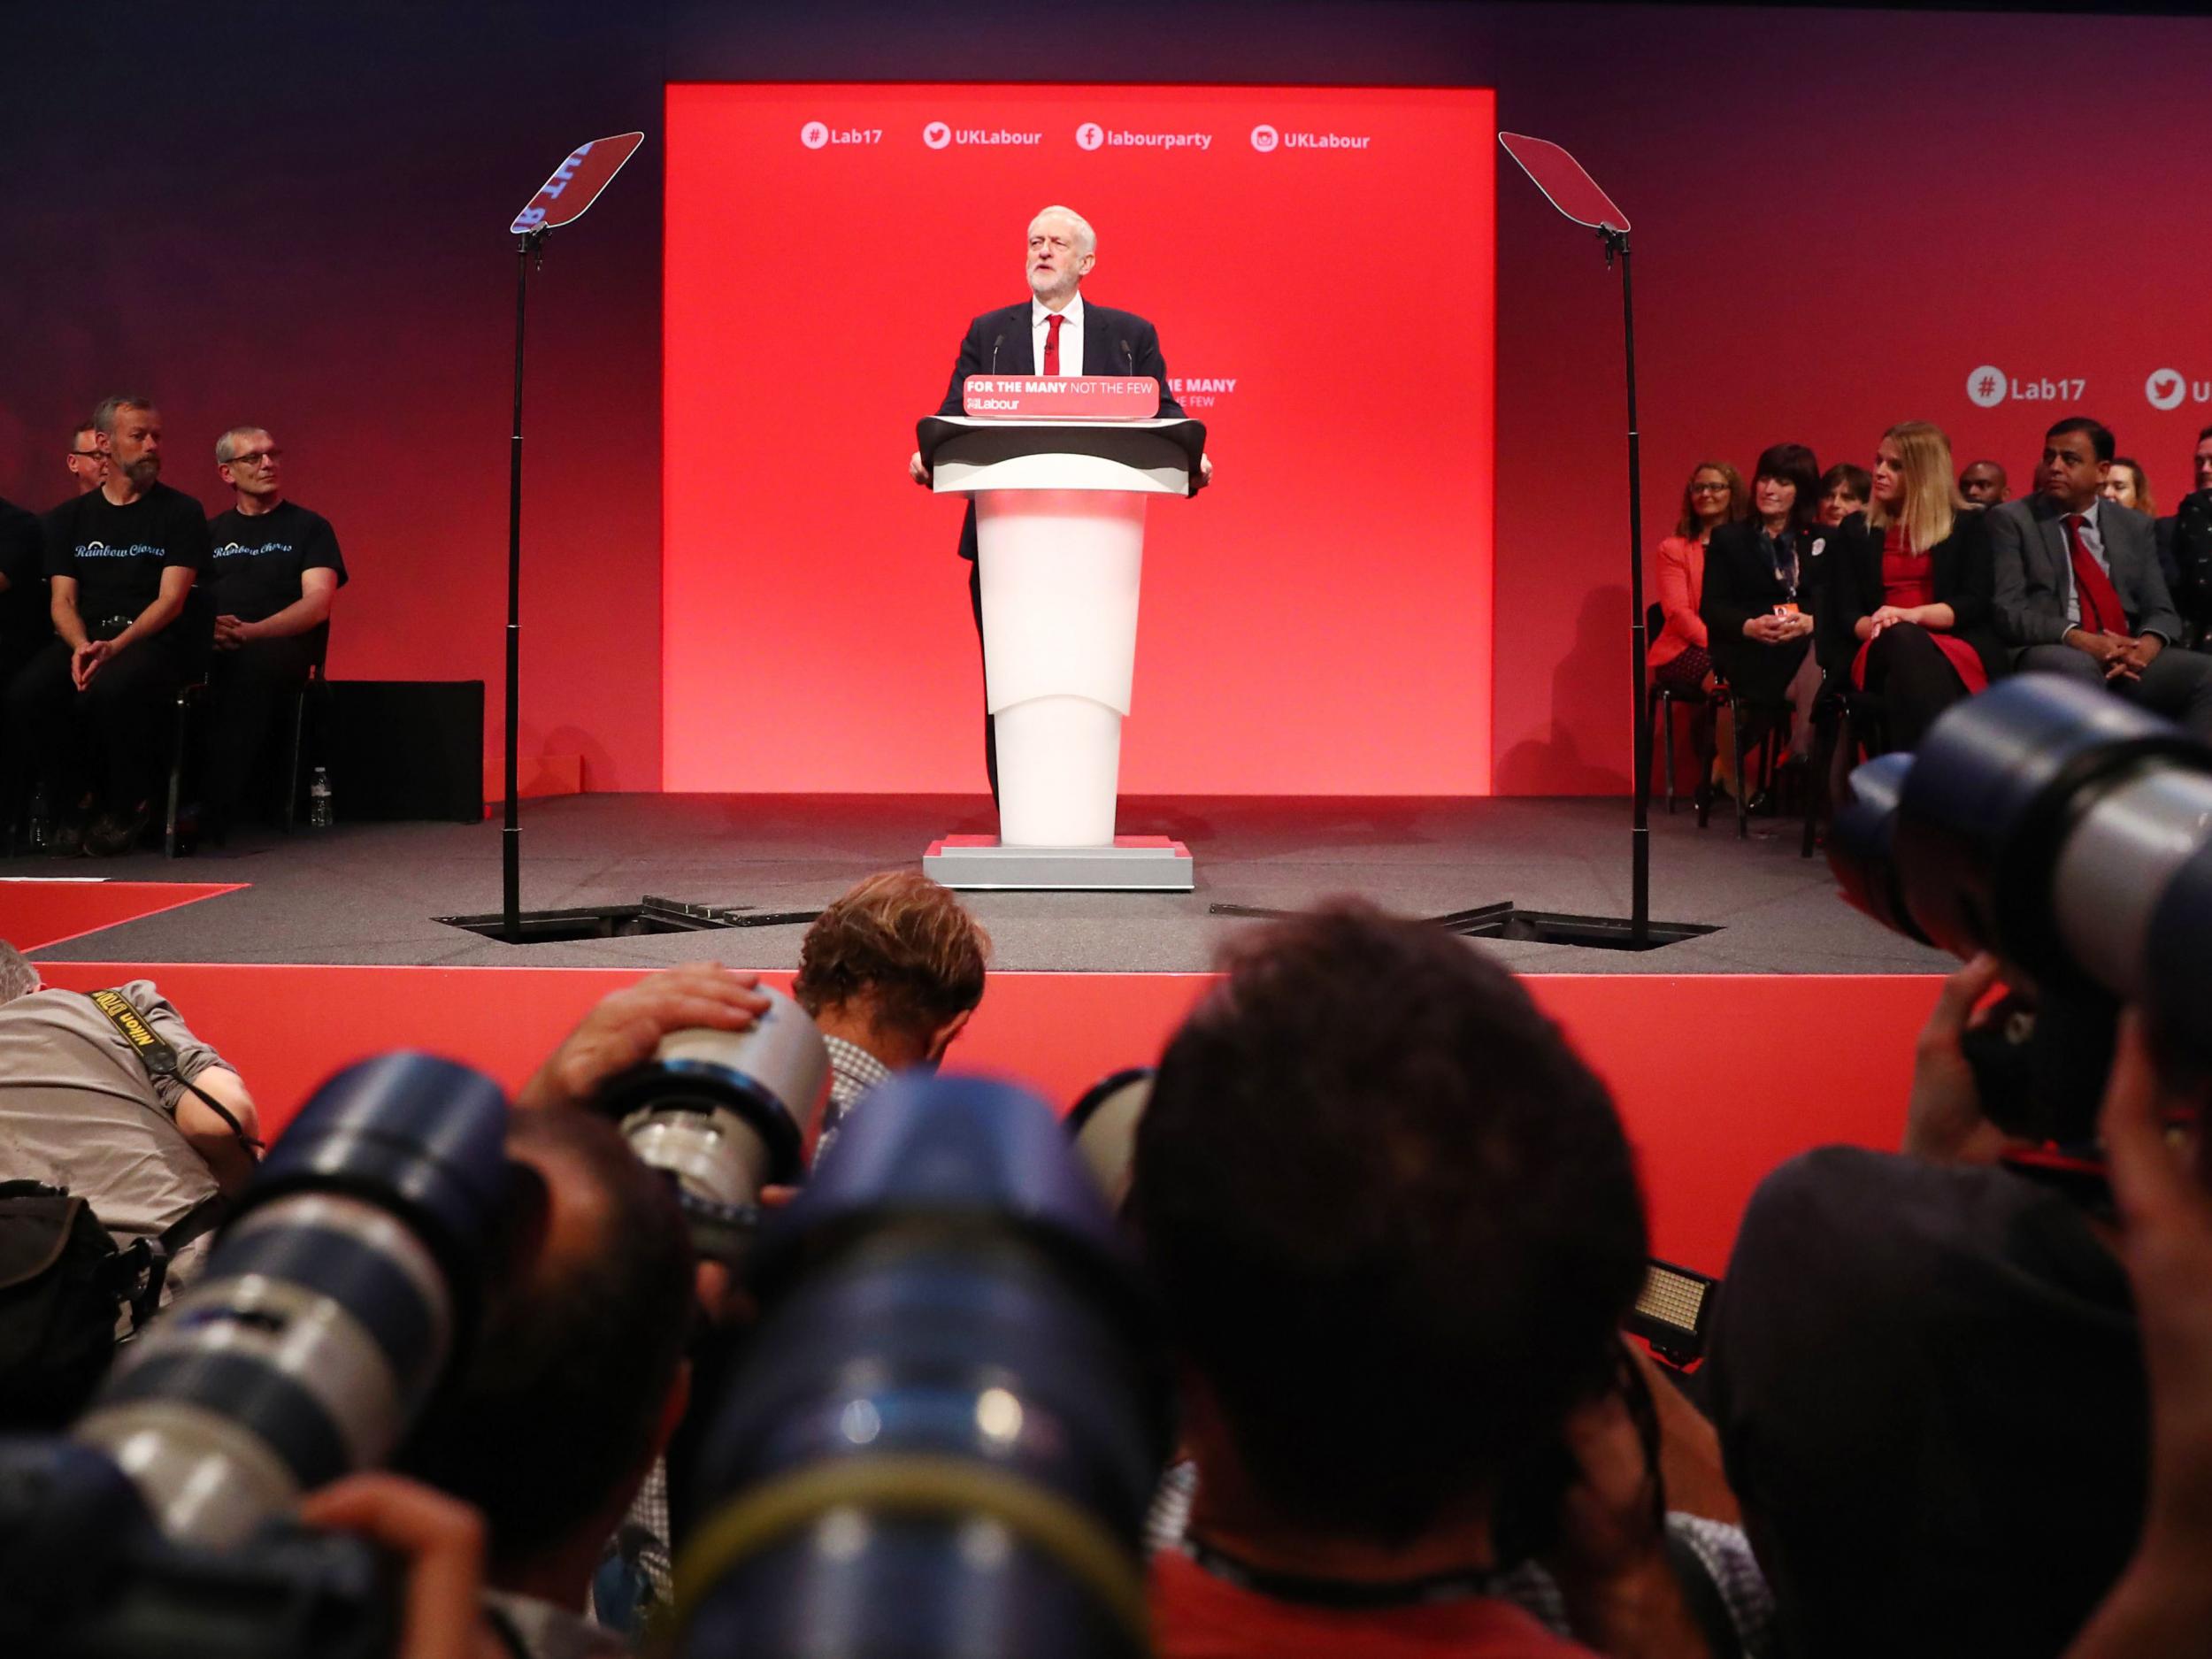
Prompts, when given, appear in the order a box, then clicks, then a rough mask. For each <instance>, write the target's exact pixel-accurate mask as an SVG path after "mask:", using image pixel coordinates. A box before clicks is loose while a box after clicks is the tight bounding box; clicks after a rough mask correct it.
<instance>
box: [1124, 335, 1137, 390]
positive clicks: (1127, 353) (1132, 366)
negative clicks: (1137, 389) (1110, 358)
mask: <svg viewBox="0 0 2212 1659" xmlns="http://www.w3.org/2000/svg"><path fill="white" fill-rule="evenodd" d="M1121 355H1122V356H1123V357H1125V358H1126V359H1128V363H1129V378H1130V379H1131V380H1135V379H1136V378H1137V354H1136V353H1135V352H1133V351H1132V350H1131V349H1129V342H1127V341H1126V340H1125V341H1123V342H1121Z"/></svg>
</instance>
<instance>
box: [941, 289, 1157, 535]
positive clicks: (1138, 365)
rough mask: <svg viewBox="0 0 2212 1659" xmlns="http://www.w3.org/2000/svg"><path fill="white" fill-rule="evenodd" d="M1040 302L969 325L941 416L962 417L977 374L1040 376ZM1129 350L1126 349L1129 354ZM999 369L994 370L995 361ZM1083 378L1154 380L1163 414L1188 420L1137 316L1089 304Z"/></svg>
mask: <svg viewBox="0 0 2212 1659" xmlns="http://www.w3.org/2000/svg"><path fill="white" fill-rule="evenodd" d="M1034 303H1035V302H1034V301H1033V300H1024V301H1023V302H1022V303H1020V304H1018V305H1002V306H1000V307H999V308H998V310H996V311H986V312H984V313H983V315H982V316H980V317H979V318H977V319H975V320H974V321H973V322H972V323H970V324H969V325H968V332H967V334H966V335H965V336H964V338H963V339H962V340H961V342H960V356H959V357H958V358H957V359H956V360H955V362H954V364H953V365H952V383H951V384H950V385H949V386H948V387H946V388H945V401H944V403H943V405H942V406H941V408H940V409H939V410H938V411H937V412H938V413H939V414H941V415H956V414H958V413H959V412H960V393H961V388H962V387H963V386H964V385H965V384H966V382H967V379H968V376H970V375H971V374H991V373H998V374H1019V375H1030V374H1034V373H1036V371H1037V356H1036V352H1035V349H1033V346H1032V344H1031V342H1030V333H1029V318H1030V308H1031V306H1032V305H1033V304H1034ZM1124 348H1126V349H1124ZM994 357H995V358H996V364H995V366H994V363H993V358H994ZM1083 373H1086V374H1092V375H1115V374H1125V375H1132V376H1134V375H1140V374H1149V375H1150V376H1152V378H1153V379H1154V380H1157V381H1159V383H1160V413H1161V414H1162V415H1163V416H1164V417H1166V418H1167V419H1171V420H1180V419H1182V418H1183V406H1182V404H1180V403H1177V402H1176V401H1175V394H1174V393H1173V392H1171V391H1170V390H1169V389H1168V384H1167V364H1166V363H1165V362H1164V360H1163V359H1162V358H1161V357H1160V334H1159V330H1157V329H1156V328H1155V327H1153V326H1152V325H1151V324H1150V323H1148V322H1147V321H1145V319H1143V318H1141V317H1140V316H1138V315H1137V314H1136V312H1134V311H1115V310H1114V309H1112V308H1111V307H1110V306H1106V305H1094V304H1093V303H1091V302H1090V301H1089V300H1088V299H1085V300H1084V302H1083ZM960 557H962V558H964V559H972V558H973V557H975V503H973V502H970V503H968V516H967V518H966V521H965V522H964V523H963V524H962V525H961V526H960Z"/></svg>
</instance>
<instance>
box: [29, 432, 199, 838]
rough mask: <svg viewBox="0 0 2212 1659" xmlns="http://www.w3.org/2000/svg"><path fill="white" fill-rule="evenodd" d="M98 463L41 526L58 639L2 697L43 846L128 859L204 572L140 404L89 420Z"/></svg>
mask: <svg viewBox="0 0 2212 1659" xmlns="http://www.w3.org/2000/svg"><path fill="white" fill-rule="evenodd" d="M92 420H93V425H94V426H95V428H96V433H97V437H98V441H99V446H100V449H101V450H102V452H103V453H104V455H105V456H106V457H107V461H108V469H107V475H106V477H105V479H104V481H103V482H102V483H101V485H100V487H99V488H97V489H95V490H89V491H87V492H86V493H85V494H84V495H80V496H79V497H77V499H76V500H74V501H73V502H67V503H64V504H63V505H62V506H61V507H59V508H57V509H56V510H55V511H53V512H51V513H50V514H48V515H47V517H46V519H45V528H46V549H45V558H46V575H47V578H48V590H49V603H50V609H51V613H52V617H53V622H54V633H55V634H56V635H57V636H58V637H57V638H56V639H55V640H54V641H52V642H51V643H50V644H49V645H47V646H46V647H45V648H43V649H41V650H40V651H39V652H38V653H37V654H36V655H35V656H34V657H32V658H31V660H30V662H29V663H27V664H25V666H24V667H23V669H22V670H21V672H19V673H18V674H17V675H16V677H15V680H14V682H13V684H12V685H11V686H10V687H9V688H8V699H7V703H8V729H9V732H10V734H11V738H12V741H16V742H19V743H21V744H22V745H23V746H24V747H25V748H26V749H27V750H28V751H29V752H30V753H31V754H32V755H33V756H34V757H35V764H36V765H37V768H38V771H39V773H40V775H41V776H42V778H43V779H44V780H45V783H46V787H47V795H48V799H49V801H50V803H51V804H52V810H53V813H54V827H53V832H52V835H51V839H50V841H49V843H48V844H49V849H50V850H51V851H54V852H56V853H58V854H71V853H75V852H79V851H83V852H88V853H91V854H93V855H95V856H101V857H106V856H113V855H114V854H117V853H122V852H127V851H129V850H130V849H131V848H132V847H133V846H134V844H135V843H136V841H137V840H138V838H139V836H140V835H141V834H142V833H144V831H145V829H146V826H147V825H148V823H149V822H150V819H151V818H152V815H153V800H154V796H155V795H156V793H157V789H158V787H159V782H160V778H161V772H162V760H163V757H164V754H165V751H166V749H167V747H168V740H169V731H170V722H169V719H168V718H167V709H168V705H169V703H171V701H172V700H173V698H174V697H175V695H176V692H177V687H179V686H180V685H182V684H183V683H184V681H185V680H186V678H187V676H188V674H190V673H191V672H195V671H196V670H197V669H199V668H201V667H204V665H205V659H206V654H207V647H208V626H207V621H206V618H205V617H204V616H197V617H196V616H194V615H192V614H190V613H189V611H188V602H189V600H190V597H191V594H192V584H193V582H194V581H195V580H196V579H197V577H198V576H199V574H200V572H203V571H204V570H205V569H206V568H207V565H208V554H209V549H210V542H209V540H208V532H207V516H206V514H205V512H204V511H203V510H202V509H201V506H200V503H198V502H196V501H195V500H193V499H192V497H191V496H189V495H185V494H184V493H183V492H182V491H180V490H175V489H172V488H169V487H168V486H167V485H166V484H164V483H162V482H161V415H160V412H159V411H157V410H156V409H155V407H154V406H153V404H152V403H150V402H148V401H147V400H146V399H145V398H143V397H136V396H114V397H109V398H106V399H104V400H103V401H102V402H101V403H100V405H99V407H98V408H97V409H96V410H94V411H93V414H92Z"/></svg>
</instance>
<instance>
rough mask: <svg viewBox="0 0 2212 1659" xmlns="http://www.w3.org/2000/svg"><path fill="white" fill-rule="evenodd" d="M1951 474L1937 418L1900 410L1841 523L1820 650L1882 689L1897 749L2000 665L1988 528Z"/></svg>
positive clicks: (1909, 744)
mask: <svg viewBox="0 0 2212 1659" xmlns="http://www.w3.org/2000/svg"><path fill="white" fill-rule="evenodd" d="M1952 476H1953V473H1952V467H1951V441H1950V440H1949V439H1948V438H1947V437H1945V436H1944V435H1943V433H1942V430H1941V429H1940V428H1939V427H1936V426H1930V425H1929V424H1928V423H1927V422H1926V421H1924V420H1907V421H1901V422H1900V423H1899V424H1898V425H1896V426H1892V427H1891V428H1890V429H1889V430H1888V431H1887V432H1886V433H1884V434H1882V442H1881V443H1880V444H1879V445H1878V447H1877V449H1875V452H1874V494H1873V501H1872V503H1871V504H1870V506H1869V508H1868V510H1867V511H1866V512H1865V513H1863V514H1854V515H1853V516H1852V517H1851V518H1847V519H1846V520H1845V521H1844V523H1843V525H1842V526H1840V527H1839V530H1838V532H1837V534H1838V535H1839V538H1840V539H1841V545H1840V546H1839V548H1838V549H1836V551H1837V553H1838V555H1839V557H1838V558H1837V559H1836V561H1835V563H1834V564H1833V565H1831V566H1830V576H1829V581H1830V584H1831V593H1830V596H1829V601H1828V603H1827V604H1826V605H1825V606H1824V607H1823V609H1822V611H1821V612H1820V624H1821V653H1820V655H1821V661H1822V663H1823V664H1824V665H1825V666H1826V667H1827V669H1828V671H1829V672H1832V673H1834V672H1849V674H1850V676H1851V682H1852V684H1854V685H1855V686H1856V687H1859V688H1860V689H1861V690H1863V691H1866V692H1869V693H1871V694H1873V695H1877V696H1878V697H1879V698H1880V699H1881V703H1882V707H1883V710H1884V714H1885V718H1886V728H1887V736H1888V747H1889V748H1891V749H1907V750H1909V749H1916V748H1917V747H1919V743H1920V739H1921V737H1922V735H1923V734H1924V733H1925V732H1926V731H1927V729H1928V727H1929V726H1930V725H1932V723H1933V722H1934V720H1935V718H1936V717H1937V716H1938V715H1939V714H1941V713H1942V712H1943V711H1944V710H1946V709H1947V708H1949V707H1950V706H1951V705H1952V704H1953V703H1957V702H1959V701H1961V700H1962V698H1966V697H1970V696H1971V695H1973V694H1974V693H1976V692H1978V691H1980V690H1982V689H1984V688H1985V687H1987V686H1988V684H1989V682H1990V680H1993V678H1995V677H1996V675H1997V674H1998V673H2000V672H2002V663H2003V654H2002V652H2001V649H2000V648H1999V646H1998V643H1997V639H1996V635H1995V634H1994V632H1993V628H1992V625H1991V618H1990V592H1991V588H1992V587H1993V580H1994V579H1993V567H1992V565H1991V563H1990V556H1989V543H1988V540H1987V537H1986V535H1985V532H1984V530H1983V528H1982V516H1981V514H1979V513H1978V512H1970V511H1965V510H1964V507H1963V504H1962V503H1961V502H1960V500H1959V498H1958V495H1957V493H1956V490H1955V487H1954V485H1953V484H1952V481H1951V480H1952Z"/></svg>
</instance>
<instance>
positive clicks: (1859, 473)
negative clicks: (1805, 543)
mask: <svg viewBox="0 0 2212 1659" xmlns="http://www.w3.org/2000/svg"><path fill="white" fill-rule="evenodd" d="M1873 490H1874V475H1873V474H1872V473H1870V472H1868V471H1867V470H1866V469H1865V468H1864V467H1863V466H1854V465H1851V463H1850V462H1848V461H1839V462H1837V463H1836V464H1835V465H1833V466H1832V467H1830V468H1829V469H1828V470H1827V471H1826V472H1823V473H1822V474H1821V475H1820V521H1821V523H1823V524H1824V525H1826V526H1829V527H1830V528H1831V529H1833V528H1834V527H1835V526H1837V525H1839V524H1841V523H1842V522H1843V521H1844V520H1845V519H1846V518H1849V517H1850V516H1851V515H1852V514H1853V513H1855V512H1864V511H1866V504H1867V503H1868V502H1870V501H1871V500H1873V499H1874V495H1873Z"/></svg>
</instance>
